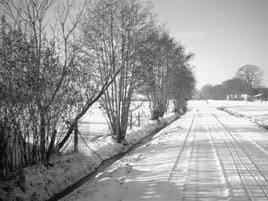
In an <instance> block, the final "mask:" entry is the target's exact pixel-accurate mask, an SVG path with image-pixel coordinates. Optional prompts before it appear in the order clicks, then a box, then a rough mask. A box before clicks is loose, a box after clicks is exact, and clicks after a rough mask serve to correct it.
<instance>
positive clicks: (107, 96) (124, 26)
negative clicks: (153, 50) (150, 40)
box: [83, 0, 151, 142]
mask: <svg viewBox="0 0 268 201" xmlns="http://www.w3.org/2000/svg"><path fill="white" fill-rule="evenodd" d="M150 26H151V16H150V13H149V11H148V8H147V7H144V5H143V4H141V3H140V2H138V1H136V0H134V1H130V0H127V1H125V0H113V1H110V0H100V1H97V2H96V3H94V4H93V5H91V6H90V7H89V8H88V12H87V17H86V19H85V22H84V26H83V27H84V29H83V30H84V40H85V44H86V51H87V52H88V54H89V55H94V56H93V57H94V58H95V59H94V63H95V65H94V71H95V77H94V78H93V79H95V80H97V81H95V83H103V82H105V81H106V80H107V78H109V77H111V76H113V77H115V76H116V75H117V74H118V76H117V77H116V78H115V79H114V82H112V84H111V86H110V87H109V88H108V89H107V91H105V93H104V96H103V97H102V101H101V105H102V106H103V108H104V109H105V111H106V113H107V117H108V119H109V122H110V128H111V131H112V134H113V136H114V138H115V139H116V140H117V141H118V142H121V140H123V139H124V137H125V133H126V129H127V124H128V114H129V108H130V102H131V98H132V94H133V92H134V90H135V89H136V83H137V72H138V70H139V67H140V65H139V64H138V63H137V61H138V60H137V53H138V52H139V50H140V48H141V46H142V41H143V40H144V38H145V35H146V34H147V32H148V29H149V27H150Z"/></svg>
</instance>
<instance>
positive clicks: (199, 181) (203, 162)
mask: <svg viewBox="0 0 268 201" xmlns="http://www.w3.org/2000/svg"><path fill="white" fill-rule="evenodd" d="M225 104H226V102H214V101H213V102H212V101H210V103H209V104H207V103H206V102H204V101H203V102H202V101H199V102H193V101H192V102H190V107H192V108H193V109H192V110H191V111H189V112H188V113H187V114H186V115H184V116H183V117H182V118H180V119H178V120H176V121H175V122H173V123H172V124H170V125H169V126H167V127H166V128H164V129H163V130H161V131H160V132H159V133H157V134H156V135H155V136H154V137H153V138H152V140H151V141H150V142H148V143H146V144H145V145H143V146H141V147H139V148H138V149H136V150H134V151H132V152H130V153H129V154H128V155H127V156H125V157H123V158H122V159H121V160H119V161H117V162H115V163H114V164H113V165H111V166H110V167H108V168H107V169H106V170H104V171H103V172H101V173H99V174H98V175H96V176H95V178H93V179H92V180H91V181H88V182H87V183H86V184H84V185H83V186H81V187H80V188H78V189H76V190H75V191H74V192H73V193H71V194H70V195H68V196H66V197H65V198H63V199H62V201H63V200H64V201H74V200H78V201H88V200H90V201H106V200H109V201H137V200H152V201H164V200H165V201H175V200H267V193H268V192H267V186H268V183H267V177H268V172H267V166H268V160H267V158H268V139H267V132H266V131H265V130H264V129H261V128H259V127H257V126H256V125H255V124H254V123H251V122H250V121H249V120H247V119H245V118H238V117H235V116H231V115H229V114H228V113H225V112H223V111H219V110H217V109H216V107H218V106H224V105H225ZM228 104H232V105H239V104H238V103H237V102H236V103H228ZM242 104H244V103H242ZM242 106H243V105H242ZM194 116H196V117H195V120H193V118H194ZM192 122H193V124H191V123H192ZM221 124H222V125H224V127H223V126H222V125H221ZM191 125H192V129H191V130H190V131H191V132H189V137H188V138H187V133H188V131H189V130H188V129H189V128H191ZM228 132H230V134H228ZM184 142H185V143H184Z"/></svg>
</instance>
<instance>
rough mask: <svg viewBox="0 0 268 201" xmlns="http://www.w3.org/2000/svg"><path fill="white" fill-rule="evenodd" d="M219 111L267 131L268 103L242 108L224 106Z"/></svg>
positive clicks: (252, 104) (257, 103) (256, 103)
mask: <svg viewBox="0 0 268 201" xmlns="http://www.w3.org/2000/svg"><path fill="white" fill-rule="evenodd" d="M220 109H222V110H224V111H226V112H228V113H230V114H232V115H235V116H239V117H245V118H249V119H250V120H251V121H253V122H255V123H257V124H258V125H260V126H263V127H265V128H266V129H268V102H253V103H250V104H247V105H243V106H226V107H220Z"/></svg>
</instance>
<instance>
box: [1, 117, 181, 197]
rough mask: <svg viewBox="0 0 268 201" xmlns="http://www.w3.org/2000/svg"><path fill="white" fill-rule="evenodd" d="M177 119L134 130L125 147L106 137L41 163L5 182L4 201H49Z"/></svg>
mask: <svg viewBox="0 0 268 201" xmlns="http://www.w3.org/2000/svg"><path fill="white" fill-rule="evenodd" d="M177 117H178V116H177V115H175V114H169V115H168V116H166V118H164V119H161V120H160V121H159V122H157V121H150V122H149V123H147V124H145V125H144V126H142V127H140V128H135V129H133V130H132V131H130V132H128V133H127V135H126V143H125V144H119V143H117V142H115V141H114V140H112V139H111V136H104V137H100V138H98V139H97V140H95V141H93V142H91V143H88V146H86V145H85V144H81V145H79V150H80V153H75V154H65V155H63V156H55V157H54V158H52V160H51V161H50V163H51V164H52V165H51V166H48V167H45V166H44V165H41V164H38V165H34V166H31V167H27V168H24V169H23V170H22V172H23V174H22V176H21V178H17V179H14V180H13V181H1V183H0V200H1V199H2V200H5V201H6V200H16V199H19V200H47V199H49V198H50V197H52V196H53V195H55V194H56V193H59V192H61V191H63V190H64V189H65V188H67V187H68V186H70V185H72V184H73V183H75V182H76V181H78V180H79V179H81V178H83V177H85V176H86V175H88V174H89V173H91V172H94V171H95V169H96V168H97V167H98V166H99V165H100V164H101V162H102V161H103V160H105V159H108V158H111V157H113V156H115V155H118V154H120V153H123V152H126V151H127V150H128V149H129V148H130V147H131V146H132V145H134V144H135V143H137V142H139V141H140V140H141V139H142V138H144V137H146V136H147V135H149V134H151V133H152V132H154V131H155V130H158V129H160V128H162V127H164V126H165V125H166V124H167V123H169V122H171V121H172V120H174V119H175V118H177ZM88 147H89V148H90V149H89V148H88ZM92 150H93V151H92Z"/></svg>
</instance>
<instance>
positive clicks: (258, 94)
mask: <svg viewBox="0 0 268 201" xmlns="http://www.w3.org/2000/svg"><path fill="white" fill-rule="evenodd" d="M253 98H254V99H255V100H268V88H267V87H260V88H255V89H253Z"/></svg>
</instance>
